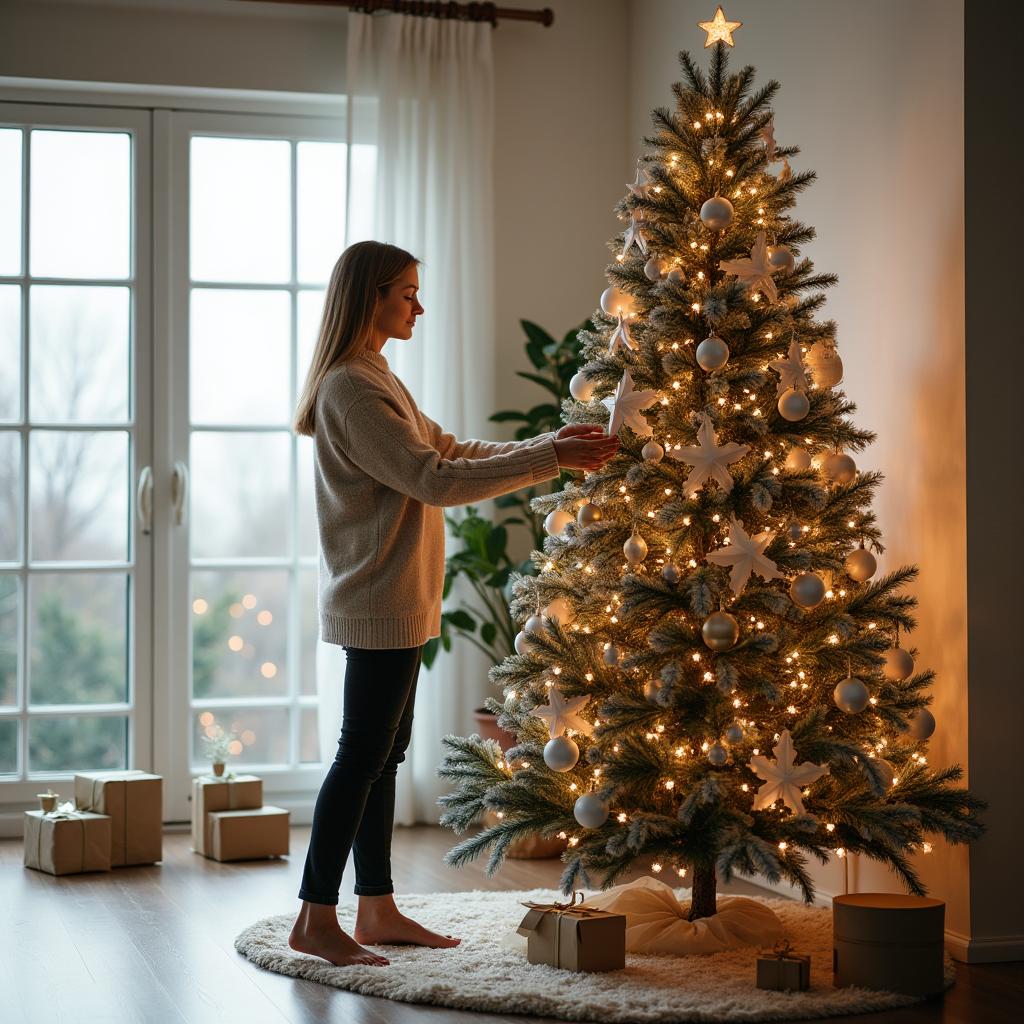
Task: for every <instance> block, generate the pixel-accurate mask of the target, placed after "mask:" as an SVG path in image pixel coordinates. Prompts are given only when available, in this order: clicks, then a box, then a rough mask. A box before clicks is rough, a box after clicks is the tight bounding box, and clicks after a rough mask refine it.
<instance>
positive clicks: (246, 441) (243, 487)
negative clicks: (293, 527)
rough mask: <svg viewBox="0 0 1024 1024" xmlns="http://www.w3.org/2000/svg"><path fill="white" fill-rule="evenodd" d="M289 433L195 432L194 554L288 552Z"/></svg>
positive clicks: (230, 555)
mask: <svg viewBox="0 0 1024 1024" xmlns="http://www.w3.org/2000/svg"><path fill="white" fill-rule="evenodd" d="M288 449H289V443H288V435H287V434H286V433H284V432H283V431H282V432H280V433H278V432H274V433H259V434H254V433H245V432H238V433H219V432H216V431H203V430H197V431H195V432H194V433H193V434H192V459H191V467H192V509H191V512H192V528H191V530H190V531H189V535H190V537H191V543H192V555H193V557H195V558H246V557H257V556H260V557H266V556H283V555H286V554H288Z"/></svg>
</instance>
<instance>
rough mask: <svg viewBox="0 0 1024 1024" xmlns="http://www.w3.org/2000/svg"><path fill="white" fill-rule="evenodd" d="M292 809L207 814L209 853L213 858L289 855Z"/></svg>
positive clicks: (269, 808) (250, 858) (253, 809)
mask: <svg viewBox="0 0 1024 1024" xmlns="http://www.w3.org/2000/svg"><path fill="white" fill-rule="evenodd" d="M288 824H289V812H288V811H286V810H285V809H284V808H283V807H271V806H270V805H269V804H268V805H266V806H264V807H253V808H249V809H247V810H242V811H212V812H211V813H209V814H207V815H206V839H205V846H206V850H207V853H206V856H207V857H211V858H212V859H213V860H254V859H255V858H257V857H284V856H287V854H288V839H289V833H288Z"/></svg>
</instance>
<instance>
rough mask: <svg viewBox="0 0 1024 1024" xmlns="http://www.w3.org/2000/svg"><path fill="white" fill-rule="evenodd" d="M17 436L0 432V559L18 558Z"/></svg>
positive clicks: (18, 491) (19, 467) (20, 493)
mask: <svg viewBox="0 0 1024 1024" xmlns="http://www.w3.org/2000/svg"><path fill="white" fill-rule="evenodd" d="M22 491H23V487H22V482H21V436H20V435H19V434H17V433H15V431H13V430H4V431H2V432H0V561H4V562H19V561H21V495H22Z"/></svg>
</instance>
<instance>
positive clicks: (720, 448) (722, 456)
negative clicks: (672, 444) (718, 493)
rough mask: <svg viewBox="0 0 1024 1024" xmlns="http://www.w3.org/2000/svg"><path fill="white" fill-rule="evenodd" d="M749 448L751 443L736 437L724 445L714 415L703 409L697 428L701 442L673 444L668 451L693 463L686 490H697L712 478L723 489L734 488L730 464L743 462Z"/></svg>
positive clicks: (727, 490) (688, 492)
mask: <svg viewBox="0 0 1024 1024" xmlns="http://www.w3.org/2000/svg"><path fill="white" fill-rule="evenodd" d="M749 451H750V446H749V445H745V444H736V442H735V441H729V442H728V443H726V444H723V445H720V444H719V443H718V439H717V437H716V436H715V428H714V426H713V424H712V423H711V417H710V416H708V414H707V413H703V414H702V415H701V422H700V426H699V427H698V428H697V444H696V445H687V446H686V447H685V448H679V449H676V448H670V449H669V452H668V453H669V455H670V456H671V457H672V458H673V459H678V460H679V461H680V462H685V463H686V465H688V466H692V467H693V468H692V469H691V470H690V472H689V474H688V475H687V477H686V480H685V481H684V482H683V492H684V493H685V494H693V493H694V492H695V491H697V490H698V489H699V488H701V487H702V486H703V485H704V484H705V482H707V481H708V480H714V481H715V483H717V484H718V486H719V487H721V488H722V490H723V491H726V492H729V491H731V490H732V484H733V480H732V474H731V473H730V472H729V468H728V467H729V466H730V465H732V463H734V462H739V460H740V459H742V458H743V456H744V455H746V454H747V452H749Z"/></svg>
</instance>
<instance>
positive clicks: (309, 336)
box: [295, 291, 324, 398]
mask: <svg viewBox="0 0 1024 1024" xmlns="http://www.w3.org/2000/svg"><path fill="white" fill-rule="evenodd" d="M323 308H324V293H323V292H322V291H301V292H299V307H298V311H297V326H298V332H299V337H298V347H297V352H298V360H299V365H298V368H297V370H298V372H297V373H296V374H295V379H296V380H297V381H298V390H299V391H300V392H301V391H302V386H303V385H304V384H305V383H306V375H307V374H308V373H309V364H310V361H311V360H312V358H313V349H314V348H315V347H316V337H317V334H318V332H319V330H320V316H321V314H322V313H323ZM296 398H298V396H297V395H296Z"/></svg>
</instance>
